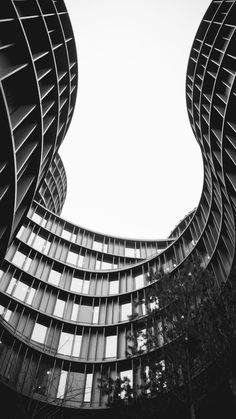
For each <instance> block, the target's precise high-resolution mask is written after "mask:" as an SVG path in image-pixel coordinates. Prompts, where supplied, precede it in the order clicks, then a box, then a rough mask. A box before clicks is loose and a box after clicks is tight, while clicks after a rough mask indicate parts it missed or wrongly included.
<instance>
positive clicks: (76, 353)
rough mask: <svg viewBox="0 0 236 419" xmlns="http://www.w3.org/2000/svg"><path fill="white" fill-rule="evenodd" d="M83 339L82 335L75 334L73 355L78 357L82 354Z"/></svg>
mask: <svg viewBox="0 0 236 419" xmlns="http://www.w3.org/2000/svg"><path fill="white" fill-rule="evenodd" d="M81 341H82V336H80V335H75V341H74V347H73V352H72V355H73V356H77V357H79V356H80V348H81Z"/></svg>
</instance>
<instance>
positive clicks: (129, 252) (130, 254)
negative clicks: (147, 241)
mask: <svg viewBox="0 0 236 419" xmlns="http://www.w3.org/2000/svg"><path fill="white" fill-rule="evenodd" d="M134 250H135V249H131V248H130V247H126V248H125V257H127V258H134V257H135V255H134Z"/></svg>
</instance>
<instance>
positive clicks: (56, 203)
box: [34, 153, 67, 215]
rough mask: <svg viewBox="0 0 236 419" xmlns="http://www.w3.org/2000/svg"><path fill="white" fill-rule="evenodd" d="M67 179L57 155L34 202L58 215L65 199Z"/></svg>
mask: <svg viewBox="0 0 236 419" xmlns="http://www.w3.org/2000/svg"><path fill="white" fill-rule="evenodd" d="M66 191H67V179H66V172H65V168H64V165H63V162H62V160H61V158H60V156H59V154H58V153H57V154H56V156H55V157H54V159H53V161H52V163H51V165H50V167H49V169H48V171H47V174H46V176H45V178H44V179H43V181H42V183H41V186H40V188H39V190H38V192H37V193H36V195H35V197H34V200H35V201H36V202H38V203H39V204H41V205H43V206H44V207H45V208H47V209H49V210H50V211H52V212H54V213H56V214H58V215H60V214H61V211H62V208H63V205H64V203H65V199H66Z"/></svg>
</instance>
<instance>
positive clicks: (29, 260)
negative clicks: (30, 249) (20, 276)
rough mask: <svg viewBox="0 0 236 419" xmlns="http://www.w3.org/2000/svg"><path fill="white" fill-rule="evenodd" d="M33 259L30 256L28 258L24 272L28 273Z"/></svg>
mask: <svg viewBox="0 0 236 419" xmlns="http://www.w3.org/2000/svg"><path fill="white" fill-rule="evenodd" d="M32 260H33V259H31V258H30V257H29V256H28V257H27V258H26V261H25V265H24V271H28V270H29V268H30V265H31V262H32Z"/></svg>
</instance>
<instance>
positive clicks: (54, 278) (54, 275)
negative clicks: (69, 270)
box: [48, 269, 61, 285]
mask: <svg viewBox="0 0 236 419" xmlns="http://www.w3.org/2000/svg"><path fill="white" fill-rule="evenodd" d="M60 277H61V272H58V271H55V269H52V270H51V272H50V274H49V277H48V282H49V283H50V284H53V285H58V284H59V281H60Z"/></svg>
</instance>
